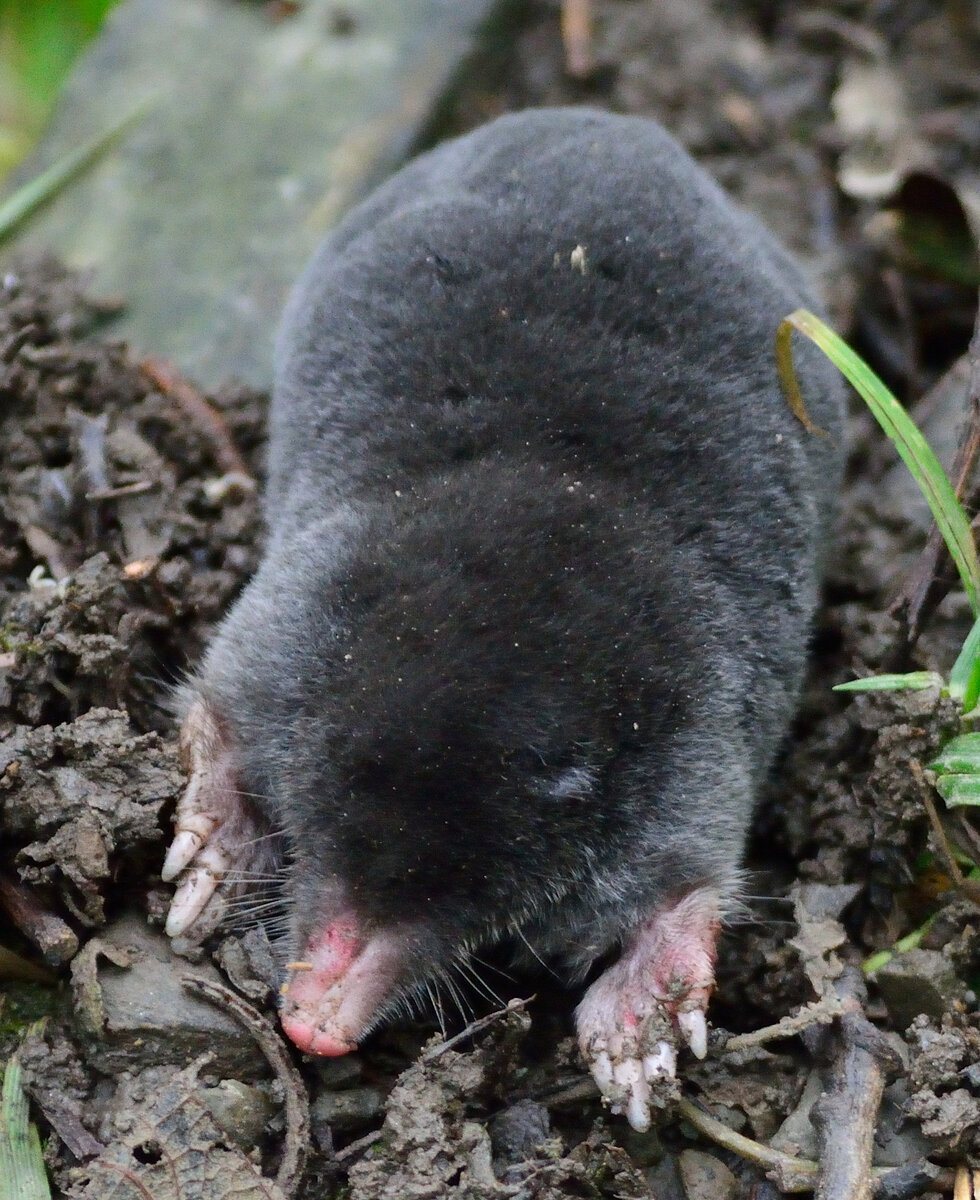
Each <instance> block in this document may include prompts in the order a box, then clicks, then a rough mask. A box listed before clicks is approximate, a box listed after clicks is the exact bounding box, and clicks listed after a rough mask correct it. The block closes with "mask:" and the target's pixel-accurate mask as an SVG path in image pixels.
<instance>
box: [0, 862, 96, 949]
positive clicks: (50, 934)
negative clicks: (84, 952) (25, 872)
mask: <svg viewBox="0 0 980 1200" xmlns="http://www.w3.org/2000/svg"><path fill="white" fill-rule="evenodd" d="M0 906H2V907H3V908H5V909H6V910H7V914H8V915H9V917H10V919H11V921H13V923H14V924H15V925H16V926H17V928H18V929H19V930H20V931H21V933H22V934H23V935H24V937H26V938H27V939H28V941H31V942H33V943H34V945H35V946H37V948H38V949H39V950H40V951H41V953H42V954H43V955H44V959H45V962H47V963H49V964H50V965H51V966H52V967H60V966H62V965H64V963H66V962H68V961H70V960H71V959H72V958H74V956H75V955H76V954H77V953H78V937H77V936H76V934H75V931H74V930H73V929H72V928H71V927H70V926H69V925H67V924H66V923H65V922H64V921H63V920H62V919H61V917H59V916H56V915H55V914H54V913H52V912H48V911H47V909H45V908H44V907H43V906H42V904H41V902H40V901H39V900H38V898H37V896H36V895H35V894H34V893H33V892H32V891H31V889H30V888H28V887H25V886H24V885H23V884H22V883H20V882H18V881H17V880H16V879H13V878H11V876H9V875H0Z"/></svg>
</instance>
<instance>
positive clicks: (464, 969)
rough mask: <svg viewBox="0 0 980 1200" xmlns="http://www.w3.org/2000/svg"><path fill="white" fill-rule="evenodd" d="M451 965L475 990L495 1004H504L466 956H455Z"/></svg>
mask: <svg viewBox="0 0 980 1200" xmlns="http://www.w3.org/2000/svg"><path fill="white" fill-rule="evenodd" d="M451 965H452V966H453V967H455V969H456V970H457V971H458V972H459V973H460V975H461V976H462V977H463V978H464V979H466V980H468V981H469V982H470V984H471V985H472V986H473V987H474V988H475V989H476V991H477V992H479V994H480V995H481V996H483V997H484V999H486V1000H493V1001H494V1002H495V1003H496V1004H499V1005H501V1006H503V1005H504V1000H503V999H502V998H501V997H500V996H498V995H497V993H496V992H495V991H494V990H493V988H492V987H491V986H490V985H489V984H488V983H487V982H486V980H484V979H483V978H482V976H481V975H480V974H479V972H478V971H477V970H476V968H475V967H474V966H473V964H472V963H471V962H470V961H469V960H468V959H466V958H462V957H456V958H454V959H453V960H452V964H451Z"/></svg>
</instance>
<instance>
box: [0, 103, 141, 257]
mask: <svg viewBox="0 0 980 1200" xmlns="http://www.w3.org/2000/svg"><path fill="white" fill-rule="evenodd" d="M146 111H147V106H146V105H142V106H141V107H140V108H138V109H136V111H135V112H131V113H129V115H128V116H125V117H123V119H122V120H121V121H119V122H118V123H117V124H116V125H113V126H112V128H111V129H109V130H107V131H106V132H105V133H101V134H99V136H98V137H95V138H93V139H92V140H91V141H90V142H86V143H85V145H84V146H80V147H79V148H78V149H77V150H73V151H72V152H71V153H70V154H66V155H65V156H64V158H61V159H59V160H58V161H57V162H56V163H54V164H53V165H52V166H50V167H48V169H47V170H46V171H42V172H41V174H40V175H38V176H37V178H36V179H31V180H29V181H28V182H27V183H25V184H24V185H23V186H22V187H19V188H18V189H17V191H16V192H14V194H13V195H12V196H11V197H9V199H7V200H5V201H3V203H0V241H3V240H4V239H5V238H7V237H8V236H9V235H10V234H11V233H12V232H13V230H14V229H15V228H16V227H17V226H18V225H19V224H20V223H21V222H22V221H24V220H26V218H27V217H29V216H30V215H31V213H33V212H35V211H36V210H37V209H38V208H40V207H41V205H42V204H46V203H47V202H48V201H49V200H51V199H53V198H54V197H55V196H56V195H57V194H58V193H59V192H60V191H62V190H63V189H64V188H65V187H67V186H68V184H69V183H71V181H72V180H73V179H74V178H75V177H76V176H77V175H80V174H81V173H82V172H83V171H84V170H85V169H86V168H87V167H89V166H90V165H91V164H92V163H94V162H95V161H96V160H97V159H98V158H100V157H101V156H102V155H103V154H105V152H106V151H107V150H109V149H110V148H111V147H112V146H114V145H115V143H116V142H117V141H118V140H119V139H120V138H121V137H122V135H123V134H124V133H125V132H126V131H127V130H128V129H129V127H130V126H131V125H133V124H135V122H136V121H138V120H140V119H141V118H142V117H143V116H144V115H145V113H146Z"/></svg>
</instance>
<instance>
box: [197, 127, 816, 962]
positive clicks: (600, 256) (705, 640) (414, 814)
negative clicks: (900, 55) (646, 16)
mask: <svg viewBox="0 0 980 1200" xmlns="http://www.w3.org/2000/svg"><path fill="white" fill-rule="evenodd" d="M800 305H807V306H810V307H812V306H813V301H812V298H811V297H810V295H809V294H808V291H807V289H806V287H805V285H804V283H803V281H802V279H801V276H800V274H799V272H798V270H797V269H796V267H795V266H794V265H793V263H792V262H791V261H790V259H789V258H788V256H787V255H786V254H785V253H784V252H783V251H782V250H781V249H780V248H779V247H778V246H777V245H775V244H774V243H773V241H772V240H771V239H770V237H769V236H768V235H767V234H766V232H765V231H764V230H763V229H762V228H761V227H760V225H759V224H758V223H757V222H756V221H755V220H753V219H751V218H750V217H749V216H747V215H745V214H744V213H742V212H741V211H739V210H737V209H736V208H735V207H733V205H732V203H731V202H730V201H729V200H728V199H727V198H726V197H725V196H724V195H723V193H722V192H721V191H720V190H719V189H718V188H717V187H716V186H715V184H714V183H712V182H711V181H710V180H709V179H708V177H707V176H706V175H705V174H704V173H703V172H702V171H701V170H700V168H698V167H697V166H696V165H695V164H694V163H693V162H692V161H691V160H690V158H688V156H687V155H686V154H685V153H684V151H683V150H681V148H680V147H679V146H678V145H677V144H676V143H675V142H674V141H673V140H672V139H671V138H670V137H669V136H668V135H667V134H666V133H665V132H664V131H663V130H662V129H661V128H660V127H659V126H657V125H655V124H653V123H652V122H649V121H644V120H640V119H635V118H626V117H618V116H612V115H609V114H604V113H599V112H593V111H587V110H551V111H549V110H540V111H534V112H528V113H522V114H518V115H515V116H508V117H504V118H502V119H500V120H498V121H496V122H494V123H493V124H491V125H488V126H486V127H485V128H483V129H480V130H478V131H476V132H475V133H473V134H470V135H469V136H467V137H465V138H461V139H459V140H458V141H454V142H451V143H448V144H446V145H443V146H441V147H440V148H438V149H437V150H435V151H433V152H432V153H430V154H428V155H425V156H424V157H422V158H420V159H418V160H417V161H415V162H414V163H412V164H411V165H409V166H408V167H407V168H406V169H405V170H403V171H401V172H400V173H399V174H398V175H396V176H395V177H394V178H393V179H392V180H391V181H390V182H389V183H387V184H386V185H385V186H383V187H382V188H380V189H379V190H378V191H377V192H376V193H375V194H374V195H373V196H372V197H371V198H369V199H368V200H367V201H366V202H365V203H364V204H362V205H361V206H360V207H359V208H358V209H357V210H356V211H355V212H354V213H353V214H352V215H351V216H350V217H348V219H347V220H346V221H345V222H344V223H343V224H342V225H341V226H340V227H339V228H338V229H337V230H336V231H335V232H334V233H332V234H331V235H330V236H329V237H328V238H327V240H326V242H325V243H324V245H323V247H322V249H321V250H320V252H319V253H318V255H317V256H316V258H315V259H314V261H313V263H312V264H311V266H310V267H309V269H308V270H307V272H306V274H305V277H304V278H303V280H302V281H301V283H300V284H299V286H298V288H297V290H296V292H295V294H294V296H293V299H292V301H291V303H290V306H289V309H288V312H287V315H286V318H285V322H284V325H283V328H282V332H281V336H280V340H279V346H278V364H277V384H276V390H275V397H274V404H273V412H272V428H271V451H270V482H269V492H268V519H269V526H270V542H269V547H268V551H267V554H266V556H265V559H264V562H263V563H262V566H261V568H260V570H259V572H258V575H257V576H256V578H255V579H254V580H253V582H252V583H251V585H250V586H249V588H248V589H247V590H246V591H245V593H244V594H243V596H242V597H241V599H240V601H239V602H238V604H237V606H236V607H235V609H234V611H233V612H232V613H231V615H230V616H229V617H228V619H227V621H226V622H225V624H224V626H223V628H222V630H221V632H220V634H219V636H218V638H217V640H216V642H215V644H214V646H213V647H212V649H211V651H210V653H209V655H208V658H207V661H206V663H205V665H204V668H203V670H202V673H201V677H200V680H199V684H198V686H199V688H200V691H201V693H202V694H203V695H204V696H205V697H206V698H208V699H209V700H210V701H211V702H212V704H213V705H214V706H215V707H216V708H217V710H218V711H219V712H220V713H221V714H222V715H223V717H224V718H225V719H226V721H227V722H228V727H229V729H230V731H231V735H232V739H233V742H234V744H235V746H236V747H237V754H238V759H239V763H240V767H241V782H242V787H243V788H244V789H246V790H248V791H252V792H256V793H259V794H261V795H263V796H266V797H268V800H267V808H268V811H269V813H270V815H271V817H272V819H273V820H274V821H275V822H276V823H277V824H280V825H281V826H282V827H283V828H284V829H285V830H286V833H287V835H288V838H289V841H290V843H291V845H292V847H293V848H294V853H295V856H296V863H295V866H294V867H293V868H291V876H292V883H291V888H292V896H293V900H294V902H295V905H296V908H297V912H298V914H299V915H298V919H297V923H296V934H297V938H298V942H299V943H300V944H301V943H302V940H303V938H304V937H305V936H306V934H308V933H309V930H310V926H311V923H313V922H315V921H316V920H317V919H318V913H319V912H320V911H321V910H322V902H323V897H324V896H325V895H328V894H331V895H332V894H336V893H337V892H338V891H342V892H343V894H344V895H345V896H347V897H348V898H349V899H350V901H351V902H352V903H353V905H354V907H355V908H356V910H357V911H358V912H359V913H360V915H361V917H362V919H363V921H364V922H365V925H366V927H368V928H370V929H376V928H380V927H391V926H395V925H397V926H399V927H405V926H415V927H416V928H417V930H418V931H419V932H418V945H419V951H418V954H419V967H418V971H419V974H424V972H425V968H426V964H427V963H428V962H429V960H434V959H436V958H438V957H439V956H440V955H443V954H445V953H448V952H449V951H450V950H458V949H459V948H460V947H461V946H467V947H470V946H474V945H476V944H479V943H480V942H483V941H487V940H490V939H492V938H494V937H497V936H499V935H501V934H504V933H506V932H508V931H509V932H516V933H518V934H519V935H521V936H523V937H524V938H526V939H528V940H529V941H530V942H531V943H532V944H533V945H534V946H535V948H536V949H538V950H540V951H542V952H545V953H559V954H561V955H562V956H563V957H564V958H565V959H566V961H567V962H568V963H569V965H570V966H571V967H573V968H583V967H585V966H587V964H588V962H589V961H590V960H591V959H592V958H593V957H594V956H595V955H596V954H597V953H601V952H602V951H603V950H605V949H607V948H608V947H609V946H610V945H611V944H613V943H614V942H615V940H616V939H617V938H618V937H619V936H620V934H621V933H622V932H623V931H625V930H627V929H629V928H630V926H631V925H633V924H634V923H635V922H636V921H638V920H640V919H641V918H642V917H643V916H644V915H646V914H648V913H649V912H650V911H651V909H653V908H655V907H657V906H658V905H660V904H662V903H663V902H664V901H665V900H667V899H669V898H672V897H677V896H679V895H681V894H683V893H684V892H686V891H688V890H689V889H691V888H693V887H696V886H698V885H700V884H710V885H713V886H716V887H718V888H719V889H720V890H721V892H722V894H723V895H724V896H726V897H729V898H731V897H734V895H735V894H736V893H737V887H738V865H739V859H740V854H741V851H742V845H743V840H744V836H745V831H746V827H747V823H748V821H749V818H750V813H751V808H752V803H753V800H754V797H755V795H756V793H757V790H758V787H759V784H760V781H761V780H762V778H763V777H764V775H765V774H766V772H767V770H768V768H769V766H770V764H771V760H772V757H773V754H774V751H775V749H776V747H777V744H778V741H779V739H780V737H781V736H782V734H783V732H784V731H785V728H786V725H787V722H788V720H789V718H790V717H791V715H792V712H793V707H794V703H795V700H796V695H797V691H798V687H799V683H800V678H801V673H802V670H803V666H804V660H805V656H806V650H807V636H808V628H809V621H810V618H811V614H812V611H813V607H814V603H815V599H816V594H817V561H818V550H819V547H820V544H821V542H822V539H823V537H824V533H825V524H826V519H827V515H828V511H829V508H830V502H831V498H832V496H833V493H834V490H835V488H836V486H837V483H838V480H839V457H840V456H839V449H840V441H839V430H840V420H839V417H840V414H839V405H840V391H839V387H838V383H837V379H836V375H835V372H834V370H833V368H831V367H830V366H829V364H827V363H826V362H825V361H824V360H823V359H822V357H821V356H820V355H819V354H818V353H817V352H815V351H813V350H812V348H808V347H806V346H804V345H800V346H799V347H798V352H797V358H798V362H799V363H800V364H801V365H800V368H799V369H800V376H801V382H802V387H803V391H804V394H805V396H806V400H807V404H808V407H809V411H810V413H811V415H812V417H813V419H814V421H816V422H817V423H818V424H820V425H821V426H823V427H824V429H827V430H829V431H830V433H831V437H829V438H821V437H818V436H815V435H812V434H807V433H806V432H805V431H804V430H803V429H802V427H801V426H800V424H799V423H798V422H797V420H796V419H795V418H794V417H793V416H792V415H791V413H790V412H789V410H788V408H787V406H786V403H785V401H784V399H783V397H782V395H781V392H780V388H779V384H778V380H777V375H776V369H775V364H774V358H773V338H774V334H775V331H776V326H777V324H778V323H779V321H780V319H781V318H782V317H783V316H785V315H786V314H787V313H789V312H790V311H791V310H792V309H794V308H796V307H798V306H800Z"/></svg>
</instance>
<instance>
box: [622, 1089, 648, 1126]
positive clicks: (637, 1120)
mask: <svg viewBox="0 0 980 1200" xmlns="http://www.w3.org/2000/svg"><path fill="white" fill-rule="evenodd" d="M641 1084H642V1085H641V1086H637V1087H635V1088H634V1089H633V1092H632V1094H631V1095H630V1102H629V1104H628V1105H627V1108H626V1119H627V1121H629V1123H630V1124H631V1125H632V1126H633V1128H634V1129H635V1130H636V1132H637V1133H646V1131H647V1130H648V1129H649V1128H650V1089H649V1088H648V1087H647V1085H646V1083H645V1082H642V1081H641Z"/></svg>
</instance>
